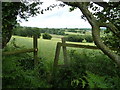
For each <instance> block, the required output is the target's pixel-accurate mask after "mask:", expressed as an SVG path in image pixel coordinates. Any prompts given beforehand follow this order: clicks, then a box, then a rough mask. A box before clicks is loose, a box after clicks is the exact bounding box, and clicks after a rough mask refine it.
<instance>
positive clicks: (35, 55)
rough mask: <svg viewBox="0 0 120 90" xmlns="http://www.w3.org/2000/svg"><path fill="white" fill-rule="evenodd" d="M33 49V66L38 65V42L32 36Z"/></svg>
mask: <svg viewBox="0 0 120 90" xmlns="http://www.w3.org/2000/svg"><path fill="white" fill-rule="evenodd" d="M33 48H34V66H36V65H37V64H38V42H37V36H33Z"/></svg>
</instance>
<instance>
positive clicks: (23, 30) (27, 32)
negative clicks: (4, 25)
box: [13, 26, 41, 38]
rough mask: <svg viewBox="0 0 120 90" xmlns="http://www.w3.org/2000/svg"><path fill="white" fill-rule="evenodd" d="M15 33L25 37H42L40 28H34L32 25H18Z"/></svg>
mask: <svg viewBox="0 0 120 90" xmlns="http://www.w3.org/2000/svg"><path fill="white" fill-rule="evenodd" d="M13 35H18V36H23V37H32V36H34V35H35V36H37V37H38V38H40V36H41V33H40V30H39V28H32V27H20V26H19V27H17V28H15V29H14V32H13Z"/></svg>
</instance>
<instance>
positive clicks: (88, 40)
mask: <svg viewBox="0 0 120 90" xmlns="http://www.w3.org/2000/svg"><path fill="white" fill-rule="evenodd" d="M85 40H86V42H93V37H92V36H91V35H85Z"/></svg>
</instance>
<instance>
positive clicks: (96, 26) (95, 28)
mask: <svg viewBox="0 0 120 90" xmlns="http://www.w3.org/2000/svg"><path fill="white" fill-rule="evenodd" d="M66 4H67V5H70V6H74V7H78V8H79V9H80V10H81V11H82V13H83V14H84V15H85V17H86V18H87V20H88V22H89V23H90V25H91V26H92V36H93V39H94V42H95V44H96V46H97V47H98V48H99V49H101V50H102V51H103V53H104V54H106V55H107V56H108V57H109V58H111V59H112V60H113V61H114V62H116V64H117V65H118V66H119V67H120V56H119V55H117V54H115V53H114V52H113V51H112V50H110V48H108V47H107V46H106V45H105V44H104V43H103V42H102V40H101V38H100V26H101V24H100V23H99V22H98V21H97V19H96V18H95V17H94V16H93V14H92V13H91V12H90V11H89V10H88V6H87V5H88V2H87V3H86V2H79V3H78V2H76V3H66ZM111 25H112V24H111ZM111 27H114V26H109V28H110V29H112V28H111ZM111 31H112V30H111Z"/></svg>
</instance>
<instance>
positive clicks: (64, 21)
mask: <svg viewBox="0 0 120 90" xmlns="http://www.w3.org/2000/svg"><path fill="white" fill-rule="evenodd" d="M54 3H56V4H57V3H60V1H55V0H44V4H43V5H42V7H43V8H44V7H46V6H49V5H51V4H54ZM69 8H70V7H68V6H67V5H66V6H65V7H60V8H57V7H56V8H54V9H53V10H52V11H45V12H44V14H39V15H37V16H35V17H30V18H29V19H28V21H24V20H22V22H21V23H20V25H21V26H30V27H39V28H46V27H48V28H66V27H67V28H91V26H90V25H89V23H88V22H87V21H85V20H83V19H81V15H82V13H81V11H80V10H79V9H75V10H74V11H72V12H69Z"/></svg>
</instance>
